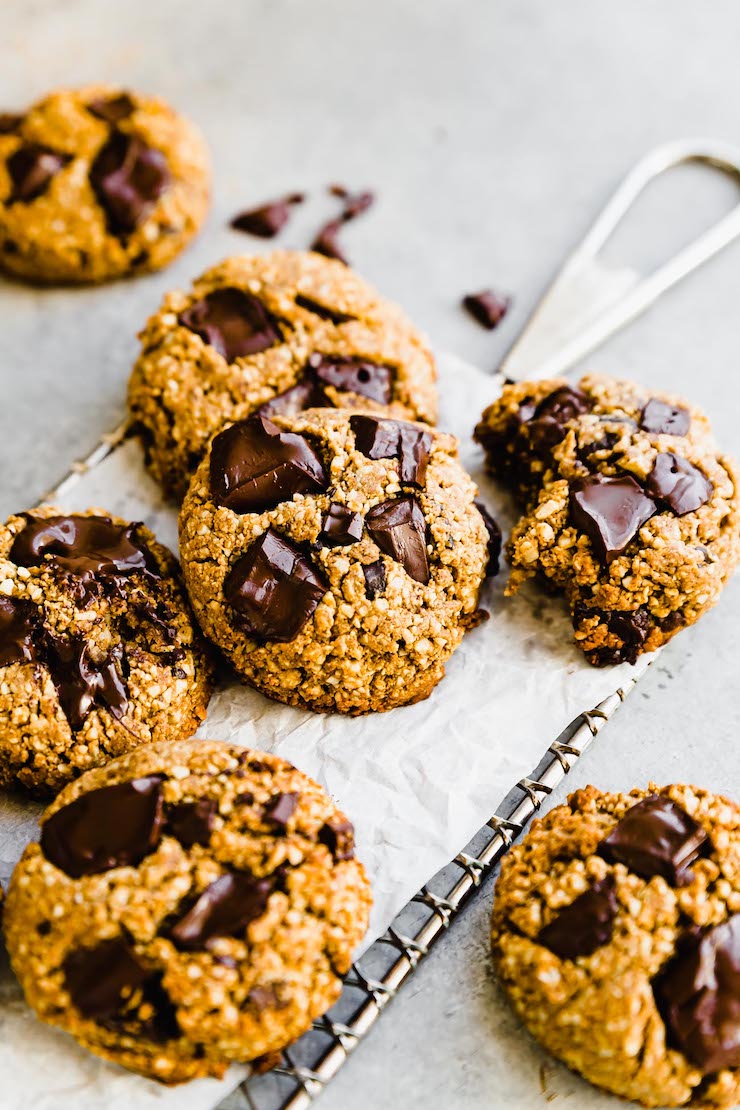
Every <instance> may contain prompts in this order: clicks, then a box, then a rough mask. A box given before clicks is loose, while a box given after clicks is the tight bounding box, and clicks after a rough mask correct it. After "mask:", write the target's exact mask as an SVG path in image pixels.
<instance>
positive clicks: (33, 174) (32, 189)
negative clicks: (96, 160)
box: [6, 143, 72, 204]
mask: <svg viewBox="0 0 740 1110" xmlns="http://www.w3.org/2000/svg"><path fill="white" fill-rule="evenodd" d="M71 161H72V157H71V155H69V154H60V153H59V151H57V150H50V149H49V147H47V146H41V145H40V144H39V143H23V144H22V146H19V147H18V148H17V150H14V151H13V153H12V154H11V155H10V157H9V158H8V161H7V163H6V165H7V168H8V174H9V175H10V180H11V182H12V185H13V191H12V193H11V194H10V196H9V197H8V201H7V203H8V204H14V203H15V202H16V201H21V202H22V203H23V204H28V203H29V202H30V201H32V200H36V198H37V197H40V196H41V195H42V194H43V193H45V192H46V190H47V189H48V188H49V184H50V182H51V180H52V178H53V177H56V175H57V174H58V173H59V171H60V170H61V169H64V167H65V166H66V165H67V163H68V162H71Z"/></svg>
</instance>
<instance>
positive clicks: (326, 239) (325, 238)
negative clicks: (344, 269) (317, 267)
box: [311, 219, 349, 265]
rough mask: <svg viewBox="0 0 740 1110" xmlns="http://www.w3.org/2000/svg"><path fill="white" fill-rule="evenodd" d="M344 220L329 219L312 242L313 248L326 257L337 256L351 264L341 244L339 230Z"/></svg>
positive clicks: (341, 260)
mask: <svg viewBox="0 0 740 1110" xmlns="http://www.w3.org/2000/svg"><path fill="white" fill-rule="evenodd" d="M342 222H343V221H342V220H341V219H339V220H329V222H328V223H326V224H324V226H323V227H322V228H320V229H319V232H318V234H317V236H316V238H315V239H314V241H313V243H312V244H311V250H312V251H316V253H317V254H323V255H324V257H325V258H335V259H336V260H337V261H338V262H344V264H345V265H349V263H348V261H347V258H346V257H345V255H344V254H343V252H342V248H341V247H340V245H339V232H340V231H341V229H342Z"/></svg>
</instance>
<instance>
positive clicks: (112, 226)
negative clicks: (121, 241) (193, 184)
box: [90, 131, 172, 236]
mask: <svg viewBox="0 0 740 1110" xmlns="http://www.w3.org/2000/svg"><path fill="white" fill-rule="evenodd" d="M171 182H172V175H171V173H170V168H169V166H168V164H167V159H166V158H165V156H164V154H163V153H162V151H161V150H157V149H155V148H154V147H150V146H147V145H146V143H144V142H142V140H141V139H139V138H137V137H136V136H135V135H124V133H123V132H122V131H113V132H112V133H111V136H110V138H109V139H108V141H107V143H105V144H104V145H103V146H102V147H101V148H100V150H99V151H98V153H97V155H96V156H95V160H94V161H93V164H92V165H91V167H90V184H91V185H92V187H93V191H94V192H95V195H96V197H97V198H98V201H99V203H100V205H101V206H102V208H103V209H104V211H105V214H106V217H107V221H108V228H109V230H110V231H111V232H112V233H113V234H114V235H118V236H126V235H128V234H130V233H131V232H132V231H135V230H136V228H137V227H138V226H139V224H141V223H143V221H144V220H145V219H146V218H147V216H148V215H149V213H150V212H151V211H152V209H153V208H154V206H155V204H156V203H157V201H158V200H159V198H160V197H161V196H162V193H164V192H165V190H166V189H168V188H169V186H170V184H171Z"/></svg>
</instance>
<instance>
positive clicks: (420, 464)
mask: <svg viewBox="0 0 740 1110" xmlns="http://www.w3.org/2000/svg"><path fill="white" fill-rule="evenodd" d="M349 424H350V427H351V429H352V431H353V432H354V434H355V446H356V448H357V450H358V451H361V452H362V454H363V455H367V457H368V458H369V459H398V461H399V467H398V476H399V478H400V479H401V481H402V482H404V483H405V484H407V485H411V486H422V485H423V484H424V477H425V475H426V470H427V462H428V461H429V452H430V450H431V446H432V437H431V435H430V434H429V432H425V431H422V430H421V428H417V427H415V426H414V425H413V424H406V423H405V422H403V421H401V420H382V419H380V418H379V417H377V416H365V415H357V416H352V417H350V421H349Z"/></svg>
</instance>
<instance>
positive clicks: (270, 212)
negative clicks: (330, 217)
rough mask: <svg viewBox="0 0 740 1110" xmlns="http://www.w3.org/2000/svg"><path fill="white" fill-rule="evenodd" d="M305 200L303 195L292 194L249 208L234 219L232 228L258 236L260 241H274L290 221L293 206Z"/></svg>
mask: <svg viewBox="0 0 740 1110" xmlns="http://www.w3.org/2000/svg"><path fill="white" fill-rule="evenodd" d="M303 199H304V198H303V194H302V193H291V195H290V196H287V197H283V198H282V199H281V200H271V201H268V202H267V203H266V204H260V205H258V207H256V208H248V209H247V210H246V211H245V212H240V213H239V215H238V216H235V217H234V219H233V220H232V221H231V227H233V228H234V229H235V230H236V231H246V233H247V234H248V235H256V236H257V237H258V238H260V239H272V238H274V236H276V235H277V234H278V232H279V231H281V230H282V229H283V228H284V227H285V225H286V224H287V222H288V220H289V219H290V207H291V205H293V204H301V203H302V201H303Z"/></svg>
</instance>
